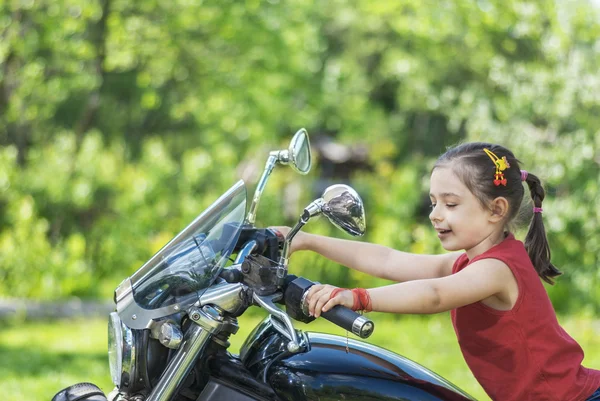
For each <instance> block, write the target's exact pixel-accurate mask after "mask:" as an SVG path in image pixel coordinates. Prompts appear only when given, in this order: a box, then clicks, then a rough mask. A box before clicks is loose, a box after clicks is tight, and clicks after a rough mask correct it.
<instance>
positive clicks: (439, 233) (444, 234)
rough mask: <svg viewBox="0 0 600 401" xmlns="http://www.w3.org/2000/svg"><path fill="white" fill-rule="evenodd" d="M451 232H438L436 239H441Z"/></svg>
mask: <svg viewBox="0 0 600 401" xmlns="http://www.w3.org/2000/svg"><path fill="white" fill-rule="evenodd" d="M451 232H452V230H438V237H439V238H442V237H444V236H446V235H448V234H450V233H451Z"/></svg>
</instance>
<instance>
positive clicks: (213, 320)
mask: <svg viewBox="0 0 600 401" xmlns="http://www.w3.org/2000/svg"><path fill="white" fill-rule="evenodd" d="M278 164H283V165H289V166H291V167H292V168H293V169H294V170H295V171H297V172H299V173H301V174H307V173H308V172H309V170H310V168H311V152H310V143H309V137H308V134H307V132H306V131H305V130H304V129H301V130H299V131H298V132H297V133H296V135H294V137H293V139H292V141H291V143H290V145H289V147H288V149H285V150H279V151H273V152H270V154H269V157H268V160H267V163H266V166H265V169H264V171H263V174H262V176H261V178H260V180H259V182H258V185H257V188H256V190H255V193H254V196H253V199H252V202H251V204H250V206H249V208H248V212H246V189H245V185H244V183H243V181H239V182H238V183H236V184H235V185H233V186H232V187H231V188H230V189H229V190H227V191H226V192H225V193H224V194H223V195H222V196H221V197H220V198H219V199H218V200H216V201H215V202H214V203H213V204H212V205H211V206H209V207H208V208H207V209H206V210H205V211H203V212H202V213H201V214H200V215H199V216H198V217H197V218H196V219H194V220H193V221H192V222H191V223H190V224H189V225H188V226H187V227H185V228H184V229H183V230H182V231H181V232H180V233H179V234H177V235H176V236H175V237H174V238H173V239H172V240H171V241H170V242H169V243H167V244H166V245H165V246H164V247H163V248H162V249H161V250H159V251H158V252H157V253H156V254H155V255H154V256H152V258H151V259H150V260H148V261H147V262H146V263H145V264H144V265H143V266H142V267H140V268H139V269H138V270H137V271H136V272H135V273H134V274H133V275H132V276H130V277H128V278H127V279H125V280H124V281H123V282H122V283H121V284H120V285H119V287H118V288H117V289H116V290H115V294H114V301H115V304H116V311H114V312H112V313H111V314H110V316H109V319H108V320H109V322H108V357H109V365H110V372H111V376H112V380H113V382H114V384H115V386H116V387H115V389H114V390H113V391H112V392H111V393H110V394H108V396H105V395H104V394H103V393H102V391H101V390H100V389H99V388H98V387H96V386H95V385H93V384H91V383H80V384H77V385H74V386H71V387H68V388H66V389H64V390H62V391H60V392H59V393H58V394H56V395H55V396H54V398H53V401H75V400H82V401H83V400H86V401H107V399H108V400H110V401H172V400H174V401H184V400H185V401H189V400H195V401H209V400H228V401H249V400H269V401H271V400H273V401H300V400H302V401H304V400H342V399H343V400H404V401H407V400H410V401H412V400H415V401H416V400H419V401H466V400H474V399H473V398H471V397H470V396H469V395H467V394H466V393H465V392H463V391H461V390H460V389H459V388H458V387H456V386H454V385H452V384H451V383H450V382H448V381H447V380H445V379H443V378H442V377H440V376H438V375H437V374H435V373H433V372H431V371H429V370H428V369H426V368H424V367H423V366H421V365H419V364H417V363H415V362H413V361H411V360H409V359H406V358H404V357H402V356H400V355H397V354H394V353H392V352H390V351H388V350H386V349H383V348H380V347H377V346H374V345H371V344H368V343H366V342H362V341H358V340H352V339H348V338H343V337H340V336H335V335H329V334H320V333H312V332H302V331H300V330H297V329H295V328H294V325H293V323H292V319H294V320H297V321H301V322H304V323H309V322H311V321H313V320H314V318H313V317H310V316H308V312H307V305H306V303H305V295H306V294H307V291H308V289H309V288H310V287H311V286H312V285H313V284H314V283H313V282H312V281H310V280H308V279H306V278H303V277H296V276H294V275H293V274H289V273H288V265H289V255H290V244H291V241H292V239H293V238H294V236H295V235H296V234H297V233H298V232H299V231H300V229H301V228H302V227H303V226H304V225H305V224H306V223H307V222H308V221H309V220H310V219H311V218H312V217H314V216H317V215H324V216H326V217H327V218H328V219H329V220H330V221H331V223H332V224H334V225H335V226H337V227H338V228H341V229H342V230H344V231H346V232H348V233H350V234H352V235H355V236H359V235H362V234H363V233H364V232H365V228H366V224H365V212H364V207H363V204H362V201H361V199H360V196H359V195H358V194H357V193H356V192H355V191H354V190H353V189H352V188H351V187H349V186H347V185H339V184H338V185H333V186H331V187H329V188H327V189H326V190H325V191H324V193H323V195H322V197H320V198H318V199H316V200H315V201H313V202H311V203H310V204H309V205H308V206H307V207H306V208H304V210H303V212H302V214H301V216H300V218H299V220H298V223H297V224H296V225H295V226H294V227H293V228H292V229H291V230H290V232H289V233H288V235H287V236H286V237H285V238H284V237H283V236H282V235H281V234H280V233H279V232H276V231H274V230H271V229H268V228H258V227H255V218H256V210H257V207H258V204H259V201H260V198H261V195H262V193H263V191H264V188H265V185H266V183H267V180H268V178H269V176H270V175H271V173H272V171H273V169H274V168H275V166H276V165H278ZM233 257H235V259H233ZM278 305H282V306H285V310H284V309H281V308H280V307H278ZM251 306H258V307H261V308H263V309H265V310H266V311H267V312H268V316H267V317H266V318H265V319H264V320H263V321H262V322H261V323H259V324H258V326H257V327H256V328H255V329H254V330H253V331H252V333H251V334H250V335H249V336H248V338H247V339H246V340H245V342H244V344H243V345H242V347H241V349H240V353H239V355H234V354H231V353H230V352H228V351H227V348H228V346H229V342H228V339H229V337H230V336H231V335H233V334H235V333H236V332H237V331H238V328H239V326H238V321H237V317H239V316H241V315H242V314H243V313H244V312H246V310H248V309H249V308H250V307H251ZM322 316H323V317H324V318H325V319H327V320H329V321H330V322H332V323H333V324H336V325H338V326H340V327H342V328H344V329H346V330H347V331H349V332H352V333H353V334H355V335H357V336H358V337H360V338H363V339H364V338H367V337H369V336H370V335H371V333H373V330H374V328H375V325H374V323H373V322H372V321H371V320H370V319H369V318H367V317H366V316H363V315H360V314H358V313H356V312H354V311H352V310H350V309H348V308H345V307H343V306H340V305H338V306H336V307H334V308H332V309H331V310H330V311H328V312H325V313H323V314H322Z"/></svg>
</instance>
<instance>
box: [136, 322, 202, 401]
mask: <svg viewBox="0 0 600 401" xmlns="http://www.w3.org/2000/svg"><path fill="white" fill-rule="evenodd" d="M210 335H211V333H210V332H209V331H207V330H204V329H203V328H202V327H200V326H199V325H196V324H192V325H191V326H190V327H189V329H188V330H187V332H186V333H185V336H184V339H183V342H182V343H181V346H180V347H179V349H178V350H177V354H176V355H175V357H174V358H173V360H171V363H169V366H167V369H166V370H165V372H164V373H163V375H162V376H161V378H160V380H159V381H158V383H157V384H156V386H155V387H154V389H153V390H152V392H151V393H150V396H149V397H148V399H147V401H169V400H171V398H172V397H173V395H174V394H175V393H176V391H177V390H178V389H179V386H180V385H181V383H182V382H183V380H184V379H185V378H186V377H187V375H188V373H189V372H190V370H191V369H192V367H193V366H194V363H195V362H196V359H197V357H198V355H199V354H200V352H202V350H203V349H204V347H205V346H206V345H207V344H208V340H209V338H210Z"/></svg>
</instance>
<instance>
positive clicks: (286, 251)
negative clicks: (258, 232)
mask: <svg viewBox="0 0 600 401" xmlns="http://www.w3.org/2000/svg"><path fill="white" fill-rule="evenodd" d="M324 204H325V201H324V200H323V198H319V199H317V200H315V201H313V202H311V204H310V205H308V206H307V207H306V208H305V209H304V212H303V213H302V216H300V220H298V223H296V225H295V226H294V227H292V229H291V230H290V232H289V233H288V235H287V236H286V237H285V242H284V243H283V250H282V252H281V257H280V258H279V266H280V269H281V271H282V274H283V277H285V274H286V272H287V267H288V263H289V261H290V247H291V245H292V240H293V239H294V237H295V236H296V234H298V232H299V231H300V229H301V228H302V227H304V225H305V224H306V223H308V220H310V218H311V217H314V216H316V215H317V214H319V213H321V208H322V207H323V205H324Z"/></svg>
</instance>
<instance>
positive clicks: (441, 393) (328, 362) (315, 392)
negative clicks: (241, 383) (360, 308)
mask: <svg viewBox="0 0 600 401" xmlns="http://www.w3.org/2000/svg"><path fill="white" fill-rule="evenodd" d="M303 336H304V340H305V342H307V344H308V347H307V351H305V352H301V353H297V354H290V353H288V352H287V351H286V348H285V344H286V343H287V340H286V338H285V337H284V336H283V335H282V334H281V333H279V332H278V331H277V330H275V329H274V328H273V325H272V324H271V323H270V322H269V320H268V319H267V320H265V321H263V323H261V324H260V325H259V326H258V327H257V328H256V329H255V330H254V332H253V333H252V334H251V335H250V337H248V339H247V340H246V343H245V344H244V346H243V347H242V352H241V357H242V361H243V362H244V364H245V365H246V366H247V367H248V369H249V370H250V371H252V372H253V373H254V374H255V375H256V376H257V378H259V379H261V378H262V380H263V381H264V382H266V383H267V384H269V385H270V386H271V387H272V388H273V390H274V391H275V392H276V393H277V396H278V397H279V398H280V399H281V400H286V401H300V400H303V401H304V400H321V401H325V400H327V401H330V400H331V401H333V400H356V401H358V400H377V401H384V400H396V401H473V400H474V398H472V397H470V396H469V395H468V394H466V393H464V392H463V391H461V390H460V389H458V388H457V387H456V386H454V385H452V384H451V383H450V382H448V381H447V380H445V379H443V378H442V377H440V376H439V375H437V374H435V373H433V372H431V371H430V370H428V369H426V368H425V367H423V366H421V365H419V364H417V363H415V362H413V361H411V360H409V359H407V358H404V357H402V356H400V355H397V354H394V353H392V352H390V351H388V350H386V349H384V348H380V347H377V346H373V345H371V344H368V343H365V342H361V341H355V340H352V339H349V340H347V339H346V338H343V337H340V336H334V335H329V334H320V333H304V334H303Z"/></svg>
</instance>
